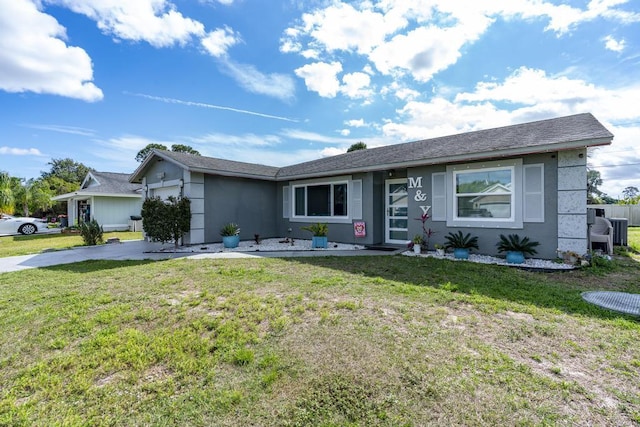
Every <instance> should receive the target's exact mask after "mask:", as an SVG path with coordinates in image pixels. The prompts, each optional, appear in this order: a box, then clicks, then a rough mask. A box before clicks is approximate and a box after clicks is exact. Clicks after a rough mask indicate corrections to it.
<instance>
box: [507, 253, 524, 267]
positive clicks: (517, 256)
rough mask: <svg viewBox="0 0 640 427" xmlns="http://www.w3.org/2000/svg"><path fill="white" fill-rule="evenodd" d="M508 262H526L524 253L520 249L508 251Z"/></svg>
mask: <svg viewBox="0 0 640 427" xmlns="http://www.w3.org/2000/svg"><path fill="white" fill-rule="evenodd" d="M507 262H508V263H509V264H522V263H523V262H524V254H523V253H522V252H520V251H508V252H507Z"/></svg>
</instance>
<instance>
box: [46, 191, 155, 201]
mask: <svg viewBox="0 0 640 427" xmlns="http://www.w3.org/2000/svg"><path fill="white" fill-rule="evenodd" d="M76 197H127V198H140V197H142V195H141V194H133V193H132V194H129V193H96V192H93V191H91V192H84V191H77V192H74V193H66V194H61V195H59V196H55V197H52V198H51V200H53V201H56V202H64V201H65V200H70V199H73V198H76Z"/></svg>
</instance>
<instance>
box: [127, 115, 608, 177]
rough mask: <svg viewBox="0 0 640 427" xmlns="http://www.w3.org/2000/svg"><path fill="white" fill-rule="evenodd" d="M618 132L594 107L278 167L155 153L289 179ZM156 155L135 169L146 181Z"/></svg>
mask: <svg viewBox="0 0 640 427" xmlns="http://www.w3.org/2000/svg"><path fill="white" fill-rule="evenodd" d="M612 138H613V134H611V132H609V131H608V130H607V129H606V128H605V127H604V126H603V125H602V124H601V123H600V122H599V121H598V120H597V119H596V118H595V117H593V115H591V114H590V113H584V114H576V115H573V116H566V117H559V118H555V119H548V120H540V121H535V122H529V123H523V124H518V125H512V126H504V127H499V128H494V129H487V130H480V131H474V132H467V133H462V134H458V135H451V136H444V137H439V138H432V139H425V140H422V141H415V142H407V143H402V144H396V145H389V146H385V147H377V148H369V149H366V150H357V151H353V152H351V153H346V154H340V155H337V156H332V157H325V158H322V159H318V160H312V161H309V162H305V163H299V164H296V165H291V166H285V167H282V168H277V167H273V166H265V165H260V164H253V163H244V162H236V161H233V160H225V159H218V158H213V157H204V156H194V155H192V154H186V153H176V152H173V151H164V150H154V153H155V155H157V156H160V157H164V158H166V159H170V160H172V161H174V162H176V163H178V164H179V165H182V166H183V167H185V168H187V169H189V170H192V171H196V172H203V173H209V174H216V175H228V176H241V177H247V178H255V179H268V180H289V179H301V178H309V177H316V176H328V175H336V174H347V173H357V172H364V171H373V170H385V169H393V168H399V167H410V166H418V165H429V164H444V163H452V162H461V161H472V160H482V159H491V158H500V157H506V156H515V155H526V154H533V153H543V152H549V151H561V150H570V149H575V148H580V147H589V146H598V145H606V144H610V143H611V140H612ZM151 157H152V156H151V155H150V156H149V158H147V160H145V161H144V162H143V163H142V164H141V165H140V166H139V167H138V169H137V170H136V171H135V172H134V173H133V174H132V175H131V179H132V180H138V181H140V180H141V179H142V172H143V171H144V170H145V168H146V166H147V164H148V162H149V161H150V159H151Z"/></svg>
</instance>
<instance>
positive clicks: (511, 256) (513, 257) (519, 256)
mask: <svg viewBox="0 0 640 427" xmlns="http://www.w3.org/2000/svg"><path fill="white" fill-rule="evenodd" d="M539 244H540V243H538V242H534V241H532V240H529V238H528V237H526V236H525V237H523V238H522V239H521V238H520V236H518V235H517V234H509V235H508V236H505V235H504V234H501V235H500V241H499V242H498V243H497V244H496V246H497V247H498V252H506V253H507V262H508V263H509V264H522V263H523V262H524V255H525V254H528V255H535V254H536V253H538V252H537V251H536V250H535V249H534V248H535V247H536V246H538V245H539Z"/></svg>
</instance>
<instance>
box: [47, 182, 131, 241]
mask: <svg viewBox="0 0 640 427" xmlns="http://www.w3.org/2000/svg"><path fill="white" fill-rule="evenodd" d="M130 176H131V175H130V174H128V173H114V172H95V171H91V172H89V173H88V174H87V176H86V177H85V179H84V181H83V182H82V185H81V186H80V189H79V190H78V191H74V192H72V193H67V194H62V195H60V196H56V197H53V198H52V200H54V201H58V202H67V216H68V221H69V222H68V223H69V225H77V224H80V223H82V222H85V221H90V220H92V219H95V220H96V221H97V222H98V224H100V225H101V226H102V228H103V229H104V231H116V230H129V229H131V228H135V229H136V231H138V230H140V229H141V228H142V227H141V225H140V223H139V222H134V221H133V220H132V218H131V217H132V216H133V217H139V216H140V212H141V210H142V202H143V198H142V185H140V184H132V183H130V182H129V178H130Z"/></svg>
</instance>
